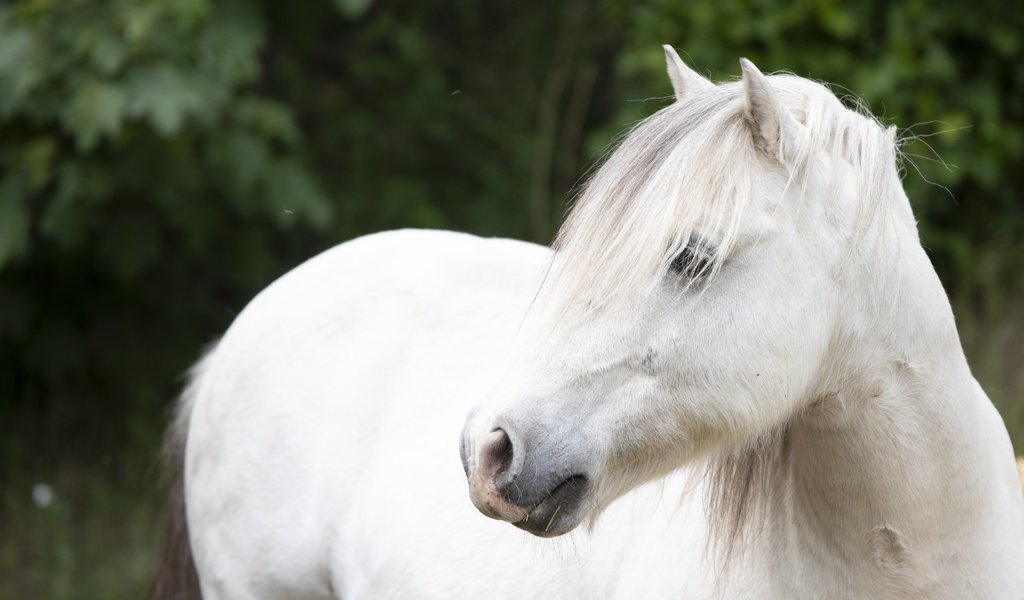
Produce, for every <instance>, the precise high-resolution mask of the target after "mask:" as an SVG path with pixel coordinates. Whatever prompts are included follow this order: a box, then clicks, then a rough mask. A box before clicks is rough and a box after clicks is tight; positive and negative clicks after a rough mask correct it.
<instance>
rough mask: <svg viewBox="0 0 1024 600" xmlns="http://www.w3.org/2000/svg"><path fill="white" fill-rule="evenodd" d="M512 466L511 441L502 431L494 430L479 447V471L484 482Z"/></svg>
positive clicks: (491, 479)
mask: <svg viewBox="0 0 1024 600" xmlns="http://www.w3.org/2000/svg"><path fill="white" fill-rule="evenodd" d="M511 465H512V440H510V439H509V437H508V434H506V433H505V430H504V429H500V428H499V429H495V430H494V431H492V432H490V433H489V434H487V437H485V438H484V439H483V444H482V445H481V447H480V471H481V474H482V475H483V478H484V480H485V481H493V480H494V478H496V477H497V476H499V475H501V474H502V473H504V472H505V471H507V470H508V468H509V466H511Z"/></svg>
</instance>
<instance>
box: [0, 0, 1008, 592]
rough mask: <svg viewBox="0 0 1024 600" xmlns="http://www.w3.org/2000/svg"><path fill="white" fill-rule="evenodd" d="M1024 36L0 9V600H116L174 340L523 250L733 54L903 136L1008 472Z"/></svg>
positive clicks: (913, 186)
mask: <svg viewBox="0 0 1024 600" xmlns="http://www.w3.org/2000/svg"><path fill="white" fill-rule="evenodd" d="M1022 32H1024V12H1022V11H1013V10H1011V11H1007V10H1006V9H1005V5H1003V4H996V3H995V2H994V1H982V2H973V3H970V4H955V3H953V4H951V3H941V4H936V3H927V2H924V1H923V0H908V1H907V2H901V3H889V2H883V1H882V0H869V1H866V2H862V3H856V4H854V3H840V2H838V1H837V0H791V1H785V2H784V1H782V0H756V1H755V0H731V1H728V2H720V1H715V0H698V1H694V2H679V1H676V0H644V1H640V2H621V1H613V0H599V1H597V2H589V1H586V0H569V1H568V2H563V3H495V2H480V1H478V0H445V1H441V0H436V1H423V0H394V1H392V2H373V1H372V0H330V1H320V2H290V3H287V2H273V1H271V0H224V1H221V2H213V1H212V0H107V1H105V2H95V1H90V0H12V1H9V2H7V3H5V4H4V5H3V6H0V364H2V365H3V368H2V369H0V456H2V457H3V459H0V489H2V490H3V491H4V495H3V496H2V498H0V500H2V503H0V511H2V513H0V539H3V540H5V542H3V543H0V596H6V595H12V596H19V597H35V596H45V597H114V596H118V595H122V596H125V597H134V596H138V595H141V594H142V591H143V585H144V584H143V580H144V579H145V571H146V569H148V568H149V566H150V565H151V564H152V562H153V560H154V558H153V553H154V551H155V544H152V541H151V539H150V537H151V536H152V516H153V513H154V507H153V503H152V498H153V496H152V494H151V493H150V492H147V491H144V490H151V491H152V490H153V489H154V485H155V483H154V480H153V478H152V469H150V468H149V467H150V465H151V464H152V461H151V460H150V458H149V457H151V456H153V455H154V452H155V448H156V445H157V442H158V438H159V432H160V430H161V429H162V426H163V416H164V411H165V410H166V407H167V405H168V402H169V399H170V398H172V397H173V395H174V393H175V392H176V390H177V387H178V385H179V383H180V374H181V373H183V372H184V371H185V369H186V368H187V367H188V365H189V364H190V363H191V362H192V361H194V360H195V358H196V357H197V355H198V349H199V347H200V346H201V345H202V344H203V343H205V342H208V341H209V340H212V339H214V338H215V337H216V336H217V335H219V333H220V332H222V331H223V330H224V328H225V327H226V326H227V325H228V324H229V323H230V321H231V319H232V318H233V316H234V315H235V314H236V313H237V311H238V310H239V309H240V308H241V307H242V306H244V304H245V302H246V301H247V300H248V299H249V298H250V297H251V296H252V295H253V294H255V293H256V292H257V291H258V290H259V289H261V288H262V287H264V286H266V285H267V284H268V283H269V282H270V281H271V280H272V279H273V278H274V277H276V276H277V275H279V274H280V273H283V272H285V271H286V270H287V269H288V268H290V267H291V266H293V265H295V264H297V263H299V262H301V261H302V260H304V259H305V258H308V257H309V256H311V255H312V254H314V253H315V252H317V251H319V250H321V249H323V248H326V247H328V246H330V245H331V244H333V243H336V242H338V241H341V240H343V239H347V238H351V237H353V236H356V235H360V234H363V233H368V232H371V231H376V230H380V229H387V228H395V227H444V228H451V229H459V230H467V231H472V232H475V233H478V234H483V235H504V236H511V237H518V238H524V239H532V240H535V241H540V242H547V241H548V240H550V238H551V235H552V234H553V232H554V231H555V229H556V228H557V226H558V223H559V221H560V217H561V215H562V214H563V212H564V210H565V207H566V205H567V199H568V198H569V196H570V192H571V190H572V188H573V186H574V185H575V184H576V182H577V181H578V180H579V178H580V177H581V175H582V173H583V172H584V171H585V168H586V167H588V166H590V165H592V164H594V163H595V162H596V161H597V160H598V158H599V157H600V155H601V153H602V152H603V150H604V148H605V147H606V146H607V145H608V143H609V141H610V140H612V139H613V138H614V136H615V135H616V134H618V133H619V132H621V131H622V130H623V129H625V128H626V127H628V126H629V125H630V124H631V123H633V122H635V121H636V120H637V119H639V118H641V117H642V116H644V115H646V114H649V113H651V112H653V111H654V110H656V109H658V108H660V107H661V106H664V105H665V104H667V102H668V101H669V98H668V97H667V96H668V94H669V92H670V87H669V84H668V81H667V77H666V76H665V74H664V64H663V56H662V51H661V48H660V45H661V44H663V43H671V44H673V45H675V46H676V47H677V48H679V49H680V51H682V52H683V56H684V58H686V57H687V56H688V57H689V58H688V62H690V64H692V65H693V66H694V67H695V68H697V69H698V70H701V71H703V72H705V73H708V74H709V75H711V77H712V78H713V79H718V80H722V79H729V78H732V77H734V76H736V75H737V74H738V64H737V58H738V57H739V56H748V57H750V58H751V59H752V60H754V61H755V62H756V63H757V64H758V65H759V66H760V67H761V68H762V69H764V70H766V71H771V70H775V69H788V70H791V71H793V72H796V73H797V74H800V75H804V76H809V77H813V78H818V79H821V80H825V81H830V82H834V83H835V84H836V85H837V87H836V90H837V92H840V93H845V92H846V90H851V91H852V92H856V93H857V94H860V96H861V97H862V98H863V99H864V100H865V101H866V102H867V103H868V104H869V105H870V108H871V110H872V112H874V113H875V114H878V115H881V116H882V117H883V119H884V120H886V121H887V122H891V123H894V124H896V125H898V126H899V127H901V128H904V129H903V136H904V138H905V139H906V140H907V144H906V146H905V148H904V149H905V151H906V152H907V162H906V164H905V169H906V171H907V175H906V178H905V185H906V188H907V192H908V195H909V196H910V197H911V200H912V202H913V203H914V208H915V211H916V214H917V216H918V218H919V219H920V220H921V223H920V229H921V233H922V239H923V241H924V242H925V244H926V246H927V247H928V248H929V250H930V252H931V255H932V258H933V260H934V261H935V263H936V266H937V268H938V270H939V273H940V276H941V277H942V278H943V281H944V283H945V284H946V286H947V289H949V290H950V291H951V292H952V295H953V298H954V306H955V308H956V311H957V317H958V320H959V322H960V326H961V333H962V336H963V338H964V343H965V347H966V348H967V350H968V353H969V354H970V356H971V358H972V366H973V367H974V369H975V372H976V373H977V374H978V376H979V379H980V380H981V381H982V383H983V384H984V385H985V386H986V389H988V390H989V391H990V394H991V395H992V397H993V398H994V399H995V400H996V401H997V403H998V405H999V407H1000V410H1001V411H1002V413H1003V415H1004V417H1005V418H1006V419H1007V422H1008V424H1009V425H1010V428H1011V431H1012V432H1013V434H1014V436H1015V441H1016V443H1017V445H1018V448H1021V447H1022V445H1024V437H1022V436H1024V380H1022V375H1021V373H1019V369H1018V368H1017V367H1018V366H1019V364H1020V362H1021V356H1022V353H1024V347H1022V346H1021V344H1020V342H1018V341H1017V340H1020V339H1024V336H1022V335H1021V334H1022V333H1024V331H1022V328H1024V314H1022V313H1021V311H1020V309H1019V298H1020V295H1021V293H1022V292H1024V235H1022V232H1024V204H1022V203H1021V202H1020V200H1019V198H1020V197H1021V194H1022V192H1024V171H1021V170H1020V169H1019V168H1017V167H1018V166H1019V165H1020V164H1021V159H1022V155H1024V135H1022V132H1021V126H1020V123H1021V122H1024V114H1022V111H1024V104H1022V103H1021V102H1020V101H1019V98H1021V97H1024V61H1020V60H1019V59H1018V57H1019V55H1020V53H1021V49H1022V45H1024V34H1022ZM643 99H647V100H643ZM915 136H916V137H915ZM929 146H930V147H931V148H929ZM932 148H933V149H934V150H935V151H936V152H937V153H938V155H940V156H941V157H942V159H944V160H945V161H946V162H947V163H949V165H950V167H949V168H948V169H947V168H946V167H944V166H943V165H942V164H941V163H940V162H937V161H936V160H935V155H934V154H933V153H932ZM918 170H920V175H919V174H918ZM926 180H927V181H934V182H935V183H936V184H938V185H930V184H928V183H927V182H926ZM939 186H944V187H945V188H948V190H949V193H947V191H946V190H945V189H943V188H942V187H939ZM954 197H955V198H956V200H955V201H954V199H953V198H954ZM139 457H143V458H142V459H140V458H139ZM36 481H44V482H49V483H51V484H52V485H53V487H54V489H55V491H56V494H57V498H58V501H56V502H55V503H54V505H53V506H52V507H50V508H47V509H40V508H36V507H35V506H33V505H31V504H30V503H29V490H30V489H31V487H32V485H33V484H34V483H35V482H36ZM122 514H124V515H128V518H126V519H125V520H124V522H123V523H119V521H118V517H119V515H122ZM104 531H113V532H115V533H114V538H113V539H114V541H113V542H111V543H110V544H109V545H108V546H107V547H108V548H109V553H110V555H111V556H108V557H106V561H107V562H108V563H109V564H108V565H106V566H104V567H103V568H95V567H94V565H95V564H96V563H98V562H100V561H103V560H104V555H103V552H104V548H105V546H104V543H103V542H102V541H96V540H102V539H103V532H104ZM8 540H10V541H8ZM25 564H29V565H30V568H27V569H26V568H24V565H25ZM122 568H127V569H128V571H127V572H125V573H124V577H123V578H122V577H121V575H122ZM118 585H122V586H123V587H122V588H118ZM5 586H6V587H5ZM118 589H128V590H129V592H128V593H124V594H118V593H117V591H116V590H118Z"/></svg>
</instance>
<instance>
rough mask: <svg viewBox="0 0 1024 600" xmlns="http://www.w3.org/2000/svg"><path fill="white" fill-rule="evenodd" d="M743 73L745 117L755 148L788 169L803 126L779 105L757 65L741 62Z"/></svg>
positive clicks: (747, 61) (742, 59)
mask: <svg viewBox="0 0 1024 600" xmlns="http://www.w3.org/2000/svg"><path fill="white" fill-rule="evenodd" d="M740 69H742V70H743V91H744V94H745V96H746V106H745V107H744V111H743V116H744V117H746V119H747V123H748V124H749V125H750V132H751V134H752V135H753V136H754V145H755V146H757V147H758V148H759V149H760V150H761V151H762V152H764V153H765V154H767V155H768V156H770V157H772V158H774V159H776V160H778V161H779V162H780V163H782V164H784V165H786V164H788V162H789V161H788V160H787V155H791V154H792V152H793V150H794V148H793V146H794V142H795V139H796V137H797V135H798V129H799V127H800V124H799V123H797V121H796V119H794V118H793V115H792V114H790V112H789V111H788V110H787V109H786V107H784V106H783V105H782V103H781V102H779V99H778V98H777V97H776V96H775V91H774V90H773V89H772V86H771V84H769V83H768V78H767V77H765V76H764V74H763V73H761V71H759V70H758V68H757V67H755V66H754V63H752V62H750V61H749V60H747V59H745V58H741V59H740Z"/></svg>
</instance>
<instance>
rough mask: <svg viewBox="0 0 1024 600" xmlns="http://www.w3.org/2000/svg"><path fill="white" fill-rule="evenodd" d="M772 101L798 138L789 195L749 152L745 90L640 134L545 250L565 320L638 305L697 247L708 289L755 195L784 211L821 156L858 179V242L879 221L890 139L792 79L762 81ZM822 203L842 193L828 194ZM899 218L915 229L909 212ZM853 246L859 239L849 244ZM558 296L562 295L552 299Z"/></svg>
mask: <svg viewBox="0 0 1024 600" xmlns="http://www.w3.org/2000/svg"><path fill="white" fill-rule="evenodd" d="M769 81H770V82H771V83H772V85H773V87H774V88H775V90H776V93H777V94H778V96H779V99H780V100H781V101H782V102H783V104H784V105H786V106H787V107H788V108H789V109H790V110H791V111H792V113H793V115H794V117H795V118H796V119H797V121H798V122H800V123H801V124H802V125H803V126H804V127H803V132H804V135H803V138H802V144H801V145H800V148H798V149H797V151H796V153H795V155H796V156H797V159H796V162H795V164H793V165H791V166H790V167H789V169H788V173H785V174H786V175H787V176H788V179H787V185H786V186H785V188H781V189H780V188H779V186H777V185H775V186H772V185H771V184H772V182H773V179H772V177H771V173H770V171H771V169H772V168H776V169H782V168H783V167H782V166H781V165H777V164H776V165H774V166H770V165H768V164H767V163H766V161H765V159H764V157H763V156H761V154H760V153H759V151H758V150H757V149H756V148H755V146H754V144H753V143H752V141H751V135H750V131H749V128H748V124H747V123H746V121H745V119H744V102H745V99H744V92H743V87H742V83H741V82H731V83H726V84H721V85H717V86H715V87H713V88H711V89H709V90H706V91H701V92H698V93H696V94H694V95H693V97H691V98H687V99H686V100H684V101H680V102H675V103H673V104H671V105H669V106H666V107H665V108H663V109H661V110H659V111H658V112H656V113H655V114H653V115H651V116H650V117H648V118H647V119H644V120H642V121H640V122H639V123H637V124H636V125H635V126H634V127H633V129H632V130H631V131H630V132H628V133H627V134H626V136H624V138H623V139H622V141H621V142H620V143H619V144H618V146H617V147H616V148H614V150H613V151H612V152H610V153H609V154H608V155H607V158H606V159H605V161H604V162H603V164H601V165H600V166H599V167H598V168H597V169H596V171H595V172H594V174H593V175H592V176H591V177H590V179H589V180H588V181H587V182H586V184H585V185H584V186H583V187H582V189H581V192H580V193H579V194H578V196H577V198H576V200H575V202H574V203H573V206H572V209H571V210H570V212H569V214H568V216H567V218H566V221H565V223H564V224H563V226H562V228H561V229H560V230H559V232H558V235H557V236H556V238H555V240H554V243H553V244H552V248H553V249H554V250H555V251H556V259H555V263H554V264H553V265H552V272H551V274H552V275H553V277H551V278H550V279H549V281H553V280H554V281H557V282H558V283H557V286H547V285H546V286H545V288H547V289H546V291H548V292H549V293H556V294H557V295H558V296H557V298H553V301H554V302H555V303H556V304H558V305H559V306H560V307H561V308H562V312H561V316H562V317H569V318H571V317H580V316H585V315H586V314H588V313H589V312H590V311H592V310H595V309H600V308H601V307H604V306H608V305H614V304H619V303H622V302H629V301H630V300H634V301H635V300H636V299H638V298H643V297H645V296H646V295H647V294H649V293H650V292H651V291H653V290H654V289H655V288H656V287H657V286H658V285H659V283H660V282H661V281H662V279H663V277H662V276H663V274H664V273H666V272H667V268H668V266H669V264H670V263H671V262H672V260H673V258H674V257H675V256H676V255H677V254H678V253H679V251H680V250H681V249H682V248H683V247H684V246H686V245H687V243H688V242H689V243H692V240H694V239H697V240H701V243H703V244H705V245H706V246H707V247H708V249H709V250H713V252H711V253H710V255H708V256H701V257H700V258H701V260H705V259H710V260H708V262H707V263H706V265H703V266H704V269H705V275H706V276H707V278H712V277H714V275H715V274H717V273H718V271H719V270H720V269H721V266H722V264H723V263H724V262H725V261H726V260H727V259H728V258H729V255H730V253H731V251H732V249H733V247H734V245H735V243H736V241H737V234H738V233H739V229H740V223H741V222H742V219H743V214H744V210H745V209H746V207H747V205H748V204H749V202H750V199H751V198H752V197H754V196H755V195H758V194H762V195H763V194H764V193H766V192H771V191H772V190H774V191H776V192H777V194H778V196H777V198H775V199H774V201H781V199H782V196H783V195H784V194H785V192H786V191H787V190H789V189H790V188H792V187H794V186H796V188H797V190H798V191H799V192H800V194H799V197H800V201H804V200H805V198H804V194H803V192H804V191H805V189H806V188H805V187H804V186H805V185H806V183H807V181H808V179H809V175H810V174H811V173H812V172H813V170H814V169H815V168H816V167H817V165H818V160H819V153H820V152H825V153H828V154H831V155H833V156H841V157H843V158H844V159H845V160H847V161H848V162H850V164H851V165H853V166H854V168H856V169H857V170H858V171H859V172H860V173H861V174H862V178H861V181H860V183H861V188H862V189H861V190H860V193H859V194H858V197H860V198H863V199H866V200H867V201H866V202H862V203H861V205H860V206H859V207H858V211H857V215H856V227H855V233H863V232H864V231H866V230H867V229H869V226H870V225H871V223H872V222H873V220H874V218H875V216H877V214H878V213H879V211H878V210H875V203H877V202H880V201H881V200H883V199H885V198H888V197H889V195H890V192H891V191H892V189H893V187H894V186H895V188H897V189H900V190H902V188H901V187H900V184H899V177H898V175H896V173H895V171H894V170H893V168H892V167H893V165H894V164H895V161H896V156H897V151H896V143H895V127H890V128H888V129H886V128H884V127H882V126H881V125H880V123H879V122H878V120H877V119H875V118H874V117H873V116H871V115H870V114H868V113H867V111H866V109H865V108H864V105H863V103H859V101H858V104H857V105H856V106H855V108H856V109H857V110H856V111H855V110H850V109H848V108H847V107H845V106H844V105H843V104H842V103H841V102H840V101H839V100H838V99H837V98H836V97H835V96H834V95H833V94H832V93H831V92H830V91H829V89H828V88H826V87H825V86H824V85H821V84H819V83H816V82H812V81H810V80H807V79H803V78H801V77H797V76H793V75H773V76H770V77H769ZM831 183H832V185H833V186H834V188H833V189H829V190H826V195H827V196H828V198H824V199H823V200H826V201H827V200H828V199H829V198H831V197H834V196H837V195H838V194H839V192H840V189H839V186H840V183H841V182H838V181H834V182H831ZM905 216H906V218H909V219H913V216H912V215H911V214H910V212H909V207H907V209H906V215H905ZM853 237H854V238H859V236H858V235H854V236H853ZM555 288H557V289H555Z"/></svg>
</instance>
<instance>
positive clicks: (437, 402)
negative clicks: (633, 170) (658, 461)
mask: <svg viewBox="0 0 1024 600" xmlns="http://www.w3.org/2000/svg"><path fill="white" fill-rule="evenodd" d="M548 253H549V251H548V250H547V249H545V248H542V247H539V246H533V245H530V244H525V243H522V242H513V241H508V240H481V239H479V238H474V237H472V236H467V235H463V234H451V233H445V232H420V231H404V232H393V233H387V234H378V235H375V236H369V237H366V238H361V239H360V240H357V241H354V242H350V243H348V244H344V245H343V246H340V247H338V248H336V249H334V250H332V251H328V252H326V253H324V254H323V255H321V256H319V257H317V258H316V259H313V260H311V261H310V262H308V263H306V264H305V265H303V266H302V267H300V268H299V269H297V270H295V271H293V272H292V273H290V274H289V275H287V276H286V277H284V278H282V279H281V280H280V281H278V282H277V283H275V284H274V285H272V286H271V287H269V288H268V289H267V290H265V291H264V292H263V293H261V294H260V296H258V297H257V298H256V299H255V300H254V301H253V302H252V303H251V304H250V305H249V306H248V307H247V308H246V309H245V311H244V312H243V313H242V314H241V315H239V317H238V318H237V320H236V321H235V323H234V324H233V325H232V327H231V329H229V330H228V332H227V333H226V334H225V336H224V338H223V339H222V340H221V341H220V343H219V344H218V345H217V347H216V348H215V349H214V350H213V351H212V352H211V353H210V354H209V356H208V357H207V358H206V359H205V360H204V363H203V365H202V366H201V368H200V370H199V373H198V374H197V379H196V386H195V388H194V389H193V395H194V397H193V399H192V402H193V403H194V404H193V408H192V417H191V423H192V426H191V429H190V432H189V443H188V452H187V458H186V465H187V467H186V468H187V472H188V494H187V505H188V516H189V524H190V530H191V536H192V545H193V551H194V554H195V557H196V563H197V565H198V566H199V570H200V574H201V576H202V581H203V585H204V597H209V598H218V597H225V598H241V597H253V598H267V597H309V598H334V597H337V598H352V599H356V598H387V597H408V598H452V597H488V598H536V597H538V595H551V596H552V597H561V598H594V597H616V596H620V595H625V593H626V592H627V591H632V592H634V593H640V594H641V595H643V593H642V590H643V589H645V588H646V589H649V590H651V594H650V596H649V597H659V595H660V594H659V593H658V592H667V591H668V590H673V591H679V590H683V589H687V587H686V586H690V589H692V588H693V586H694V585H695V584H700V585H702V584H703V582H701V581H697V582H693V581H690V582H687V581H686V580H685V579H684V578H683V575H684V573H685V572H686V571H687V569H686V568H685V564H686V561H690V562H691V563H692V562H693V561H694V560H699V558H700V552H699V549H700V548H701V546H702V544H703V540H704V532H703V530H702V525H703V520H702V519H697V520H694V519H692V518H691V519H687V518H686V517H685V516H683V515H685V514H686V511H684V513H683V515H679V514H677V511H676V509H677V508H678V507H681V506H682V505H683V504H684V503H689V504H694V502H695V501H696V505H695V506H693V507H692V508H696V509H698V510H697V511H696V512H695V514H699V498H700V494H699V493H696V494H689V495H684V491H686V490H685V488H686V482H687V477H686V476H685V474H680V475H679V476H677V477H676V478H674V479H672V480H671V481H667V482H665V483H661V484H652V485H651V486H648V487H646V488H644V489H642V490H638V491H637V492H636V494H635V495H634V496H635V497H634V498H631V499H626V500H624V501H623V502H622V503H621V504H620V505H617V506H616V507H615V510H613V511H612V512H611V513H610V514H609V515H607V523H605V522H601V523H599V524H598V525H597V527H596V529H595V530H594V531H593V532H591V533H586V532H580V533H579V534H573V535H572V536H570V538H567V539H566V540H558V541H556V542H554V544H553V547H542V546H540V545H539V544H538V543H537V542H536V541H534V540H532V539H529V536H527V535H526V534H523V533H520V532H518V531H515V530H512V529H511V528H509V527H507V526H503V525H502V524H500V523H498V522H496V521H491V520H488V519H484V518H478V517H479V516H478V515H477V514H476V511H475V509H473V506H472V504H471V503H470V502H469V499H468V497H467V496H466V494H465V492H464V485H465V484H464V481H465V476H464V474H463V473H462V471H461V469H460V467H459V463H458V460H457V459H456V449H457V448H456V445H457V444H456V443H457V440H458V435H459V430H460V428H461V426H462V421H463V418H464V416H465V413H466V411H467V410H468V409H469V408H470V407H471V406H472V404H473V403H474V402H475V400H476V399H477V398H479V396H480V394H482V393H484V392H485V391H486V390H487V388H488V387H489V386H490V385H491V384H492V382H493V381H494V380H495V379H496V378H497V377H498V375H499V369H500V366H501V360H502V357H503V355H505V354H506V353H507V351H508V349H509V347H510V345H511V341H512V338H513V336H514V334H515V331H516V329H517V328H518V326H519V324H520V320H521V318H522V316H523V315H524V314H525V313H526V309H527V307H528V305H529V303H530V301H531V299H532V293H533V292H534V290H535V289H536V284H537V282H538V281H539V278H540V275H541V274H542V272H543V268H544V264H545V262H546V260H547V256H548ZM354 290H358V293H353V291H354ZM453 373H459V374H460V376H459V377H453V376H452V374H453ZM240 398H244V401H239V399H240ZM257 465H258V468H256V466H257ZM690 512H694V511H690ZM617 521H631V522H632V523H633V524H634V525H635V527H628V528H622V527H615V526H614V525H613V524H614V523H615V522H617ZM256 524H258V526H256ZM670 533H671V537H666V534H670ZM598 539H607V541H608V543H607V544H598V545H595V544H593V540H598ZM677 540H683V542H684V543H679V544H677V543H675V542H676V541H677ZM669 542H671V543H669ZM659 561H660V562H662V563H664V564H663V566H664V567H665V568H663V569H653V570H652V567H653V566H654V564H657V563H658V562H659ZM511 573H515V576H514V577H510V576H509V574H511ZM670 583H671V587H669V584H670ZM617 586H618V587H621V588H622V590H621V593H619V594H616V593H615V590H616V589H617Z"/></svg>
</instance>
